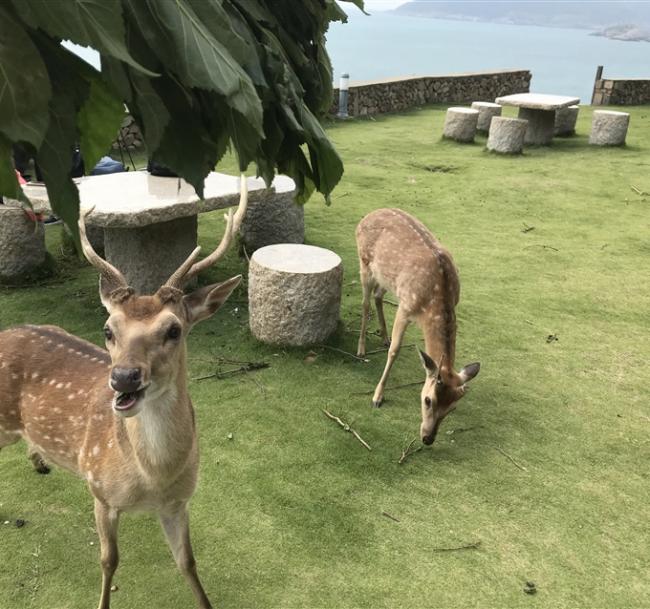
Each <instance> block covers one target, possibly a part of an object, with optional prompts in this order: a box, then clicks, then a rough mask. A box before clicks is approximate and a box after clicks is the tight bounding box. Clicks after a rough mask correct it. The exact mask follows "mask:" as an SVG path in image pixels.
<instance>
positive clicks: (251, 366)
mask: <svg viewBox="0 0 650 609" xmlns="http://www.w3.org/2000/svg"><path fill="white" fill-rule="evenodd" d="M242 363H243V365H242V366H240V367H239V368H234V369H233V370H225V371H223V372H221V371H217V372H213V373H212V374H206V375H204V376H196V377H194V378H193V379H192V380H193V381H204V380H206V379H212V378H216V379H225V378H228V377H231V376H235V375H236V374H246V373H247V372H252V371H253V370H262V369H263V368H268V367H269V366H270V364H269V363H268V362H242Z"/></svg>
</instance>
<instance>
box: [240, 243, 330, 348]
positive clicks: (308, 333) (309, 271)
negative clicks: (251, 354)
mask: <svg viewBox="0 0 650 609" xmlns="http://www.w3.org/2000/svg"><path fill="white" fill-rule="evenodd" d="M342 280H343V265H342V263H341V258H339V256H337V255H336V254H335V253H334V252H331V251H329V250H326V249H323V248H321V247H314V246H313V245H299V244H293V243H281V244H278V245H267V246H266V247H262V248H260V249H258V250H257V251H256V252H255V253H254V254H253V256H252V257H251V262H250V267H249V275H248V304H249V320H250V328H251V332H252V333H253V336H255V338H257V339H258V340H261V341H262V342H265V343H271V344H275V345H292V346H302V345H313V344H316V343H321V342H323V341H324V340H325V339H326V338H327V337H328V336H329V335H330V334H331V333H332V332H333V331H334V329H335V328H336V326H337V324H338V320H339V309H340V305H341V284H342Z"/></svg>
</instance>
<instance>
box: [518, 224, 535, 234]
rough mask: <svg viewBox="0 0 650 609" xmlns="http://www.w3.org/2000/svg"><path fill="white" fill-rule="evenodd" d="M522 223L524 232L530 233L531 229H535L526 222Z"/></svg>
mask: <svg viewBox="0 0 650 609" xmlns="http://www.w3.org/2000/svg"><path fill="white" fill-rule="evenodd" d="M522 224H523V225H524V228H522V229H521V232H522V233H529V232H530V231H531V230H535V227H534V226H528V224H526V223H525V222H522Z"/></svg>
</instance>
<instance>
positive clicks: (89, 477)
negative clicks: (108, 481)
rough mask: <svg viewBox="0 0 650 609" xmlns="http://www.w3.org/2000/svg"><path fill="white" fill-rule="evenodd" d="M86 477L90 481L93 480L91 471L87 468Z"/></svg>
mask: <svg viewBox="0 0 650 609" xmlns="http://www.w3.org/2000/svg"><path fill="white" fill-rule="evenodd" d="M86 478H88V480H89V481H90V482H92V481H93V480H94V476H93V473H92V472H91V471H90V470H88V471H87V472H86Z"/></svg>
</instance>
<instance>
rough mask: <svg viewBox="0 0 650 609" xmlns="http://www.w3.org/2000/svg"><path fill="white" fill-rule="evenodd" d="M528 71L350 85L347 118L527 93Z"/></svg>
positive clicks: (335, 102) (335, 103)
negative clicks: (434, 104) (424, 105)
mask: <svg viewBox="0 0 650 609" xmlns="http://www.w3.org/2000/svg"><path fill="white" fill-rule="evenodd" d="M531 77H532V75H531V73H530V71H528V70H503V71H498V72H474V73H471V74H452V75H448V76H407V77H404V78H395V79H390V80H376V81H350V91H349V101H348V114H349V115H350V116H364V115H368V114H382V113H385V112H400V111H402V110H408V109H409V108H413V107H416V106H421V105H423V104H431V103H471V102H473V101H494V99H495V98H496V97H499V96H500V95H510V94H512V93H527V92H528V91H529V90H530V79H531ZM338 101H339V90H338V89H334V100H333V105H332V108H331V113H333V114H336V113H337V112H338Z"/></svg>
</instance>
